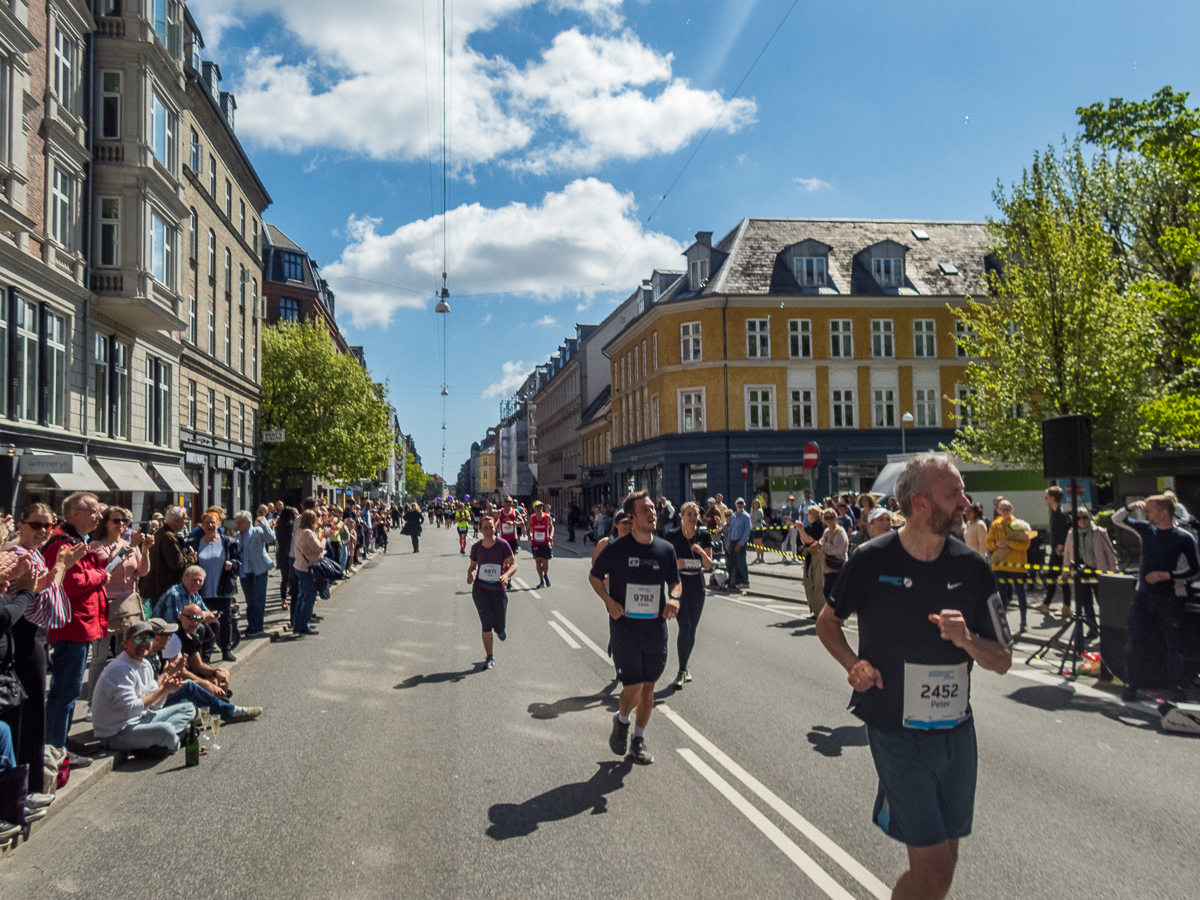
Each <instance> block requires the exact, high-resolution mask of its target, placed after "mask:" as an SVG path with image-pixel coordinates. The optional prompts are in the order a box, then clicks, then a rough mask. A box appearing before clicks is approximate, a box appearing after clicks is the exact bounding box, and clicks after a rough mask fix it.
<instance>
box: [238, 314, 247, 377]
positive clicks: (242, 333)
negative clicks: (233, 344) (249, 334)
mask: <svg viewBox="0 0 1200 900" xmlns="http://www.w3.org/2000/svg"><path fill="white" fill-rule="evenodd" d="M238 345H239V348H240V349H239V352H238V360H239V361H238V371H239V372H241V373H242V374H243V375H245V374H246V313H245V312H243V313H242V327H241V328H240V329H239V330H238Z"/></svg>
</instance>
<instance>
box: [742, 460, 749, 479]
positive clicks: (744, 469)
mask: <svg viewBox="0 0 1200 900" xmlns="http://www.w3.org/2000/svg"><path fill="white" fill-rule="evenodd" d="M749 477H750V467H749V466H748V465H746V463H745V461H744V460H743V461H742V481H745V480H746V479H747V478H749Z"/></svg>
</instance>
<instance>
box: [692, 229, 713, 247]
mask: <svg viewBox="0 0 1200 900" xmlns="http://www.w3.org/2000/svg"><path fill="white" fill-rule="evenodd" d="M696 243H697V244H700V245H701V246H704V247H710V248H711V247H712V232H711V231H697V232H696Z"/></svg>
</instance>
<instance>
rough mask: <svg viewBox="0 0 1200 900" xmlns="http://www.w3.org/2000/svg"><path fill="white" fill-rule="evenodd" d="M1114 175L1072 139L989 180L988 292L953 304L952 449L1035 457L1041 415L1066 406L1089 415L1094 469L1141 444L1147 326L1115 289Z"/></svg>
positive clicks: (1128, 461)
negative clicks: (958, 324) (957, 362)
mask: <svg viewBox="0 0 1200 900" xmlns="http://www.w3.org/2000/svg"><path fill="white" fill-rule="evenodd" d="M1117 180H1119V179H1117ZM1113 182H1114V173H1113V169H1112V165H1111V163H1110V161H1108V160H1105V159H1103V158H1100V159H1097V160H1092V161H1089V160H1087V159H1085V157H1084V155H1083V153H1082V151H1081V149H1080V146H1079V144H1078V143H1076V144H1074V145H1068V146H1067V147H1066V148H1064V151H1063V154H1062V156H1061V157H1060V156H1059V155H1058V154H1056V153H1055V151H1054V149H1053V148H1052V147H1051V148H1048V149H1047V150H1046V152H1045V153H1043V154H1035V156H1034V161H1033V165H1032V166H1031V167H1030V169H1029V170H1027V171H1025V172H1024V173H1023V175H1022V178H1021V180H1020V181H1018V182H1017V183H1016V184H1014V185H1013V186H1012V188H1011V189H1010V190H1008V191H1005V189H1004V188H1003V186H998V187H997V189H996V191H995V193H994V195H993V196H994V198H995V201H996V204H997V206H998V207H999V210H1000V216H999V217H998V218H996V219H993V220H990V221H989V223H988V229H989V234H990V237H991V240H992V246H991V248H990V252H991V254H992V257H993V259H994V260H995V261H996V263H997V264H998V265H997V267H996V268H995V269H994V270H993V271H991V272H989V275H988V286H989V292H990V297H988V298H986V299H974V298H968V305H967V308H966V309H964V310H960V311H959V313H958V314H959V315H960V317H961V318H962V319H963V320H964V323H965V325H966V326H967V329H968V337H966V338H965V339H964V340H963V344H964V346H965V348H966V350H967V353H968V356H969V357H970V358H971V362H970V363H969V365H968V368H967V373H966V376H965V379H964V380H965V382H966V387H967V388H968V389H969V390H970V391H972V392H973V399H972V401H971V404H970V405H971V416H970V421H971V424H970V425H969V426H968V427H965V428H964V429H963V430H962V431H961V432H960V434H959V436H958V437H957V438H956V439H955V441H954V442H953V444H952V446H951V449H952V450H953V451H954V452H955V453H958V454H960V455H962V456H965V457H967V458H971V459H998V460H1001V461H1005V462H1015V463H1021V464H1025V465H1034V464H1036V463H1037V462H1038V461H1040V459H1041V455H1042V440H1041V421H1042V419H1044V418H1047V417H1050V416H1057V415H1066V414H1070V413H1082V414H1085V415H1088V416H1090V417H1091V418H1092V421H1093V435H1094V438H1095V472H1096V476H1097V477H1098V478H1100V479H1105V480H1107V479H1108V478H1111V477H1112V476H1113V475H1116V474H1118V473H1121V472H1126V471H1129V470H1130V469H1131V468H1132V467H1133V466H1134V465H1135V464H1136V461H1137V459H1138V457H1139V456H1140V454H1141V452H1142V451H1143V450H1145V449H1146V448H1147V447H1149V446H1150V444H1151V435H1150V433H1149V432H1148V431H1147V429H1146V428H1145V426H1144V419H1143V416H1142V414H1141V408H1142V405H1143V404H1144V403H1145V402H1146V401H1147V400H1148V399H1149V379H1148V369H1149V367H1150V362H1151V361H1150V357H1149V355H1148V353H1147V349H1148V348H1150V347H1152V346H1153V343H1154V328H1153V323H1152V321H1151V318H1150V316H1149V315H1148V314H1147V312H1146V311H1145V309H1144V306H1143V305H1142V303H1141V302H1140V301H1139V299H1138V298H1137V297H1136V296H1135V295H1132V294H1130V293H1128V292H1126V291H1124V290H1122V287H1123V285H1124V282H1123V273H1122V270H1121V267H1120V265H1119V263H1118V260H1117V257H1116V255H1115V254H1114V252H1113V246H1112V244H1113V242H1112V239H1111V236H1110V234H1109V231H1108V230H1107V229H1106V227H1105V221H1104V217H1103V210H1105V209H1108V208H1112V207H1113V205H1114V204H1113V203H1112V202H1111V196H1110V194H1111V186H1112V184H1113ZM1118 386H1119V388H1118ZM1114 388H1118V389H1114Z"/></svg>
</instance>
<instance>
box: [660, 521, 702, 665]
mask: <svg viewBox="0 0 1200 900" xmlns="http://www.w3.org/2000/svg"><path fill="white" fill-rule="evenodd" d="M679 516H680V523H681V527H680V528H679V529H678V530H676V531H672V532H671V533H670V534H668V535H667V538H666V539H667V540H668V541H669V542H670V543H671V546H672V547H674V548H675V556H676V557H677V558H678V560H679V576H680V579H679V580H680V581H681V582H682V583H683V594H682V596H681V597H680V598H679V616H678V617H677V618H676V619H675V621H676V622H677V623H678V625H679V637H678V639H677V643H676V648H677V650H678V653H679V674H678V675H676V676H675V681H674V685H675V687H677V688H682V687H683V686H684V685H685V684H687V683H688V682H689V681H691V680H692V674H691V672H689V671H688V660H690V659H691V657H692V648H693V647H694V646H696V628H697V627H698V626H699V625H700V615H701V614H702V613H703V612H704V572H705V571H706V570H708V569H711V568H712V560H713V551H712V536H711V535H710V534H709V532H708V529H707V528H705V527H704V526H703V525H701V524H700V507H699V506H698V505H697V504H695V503H693V502H692V501H688V502H687V503H685V504H683V508H682V509H681V510H680V512H679Z"/></svg>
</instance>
